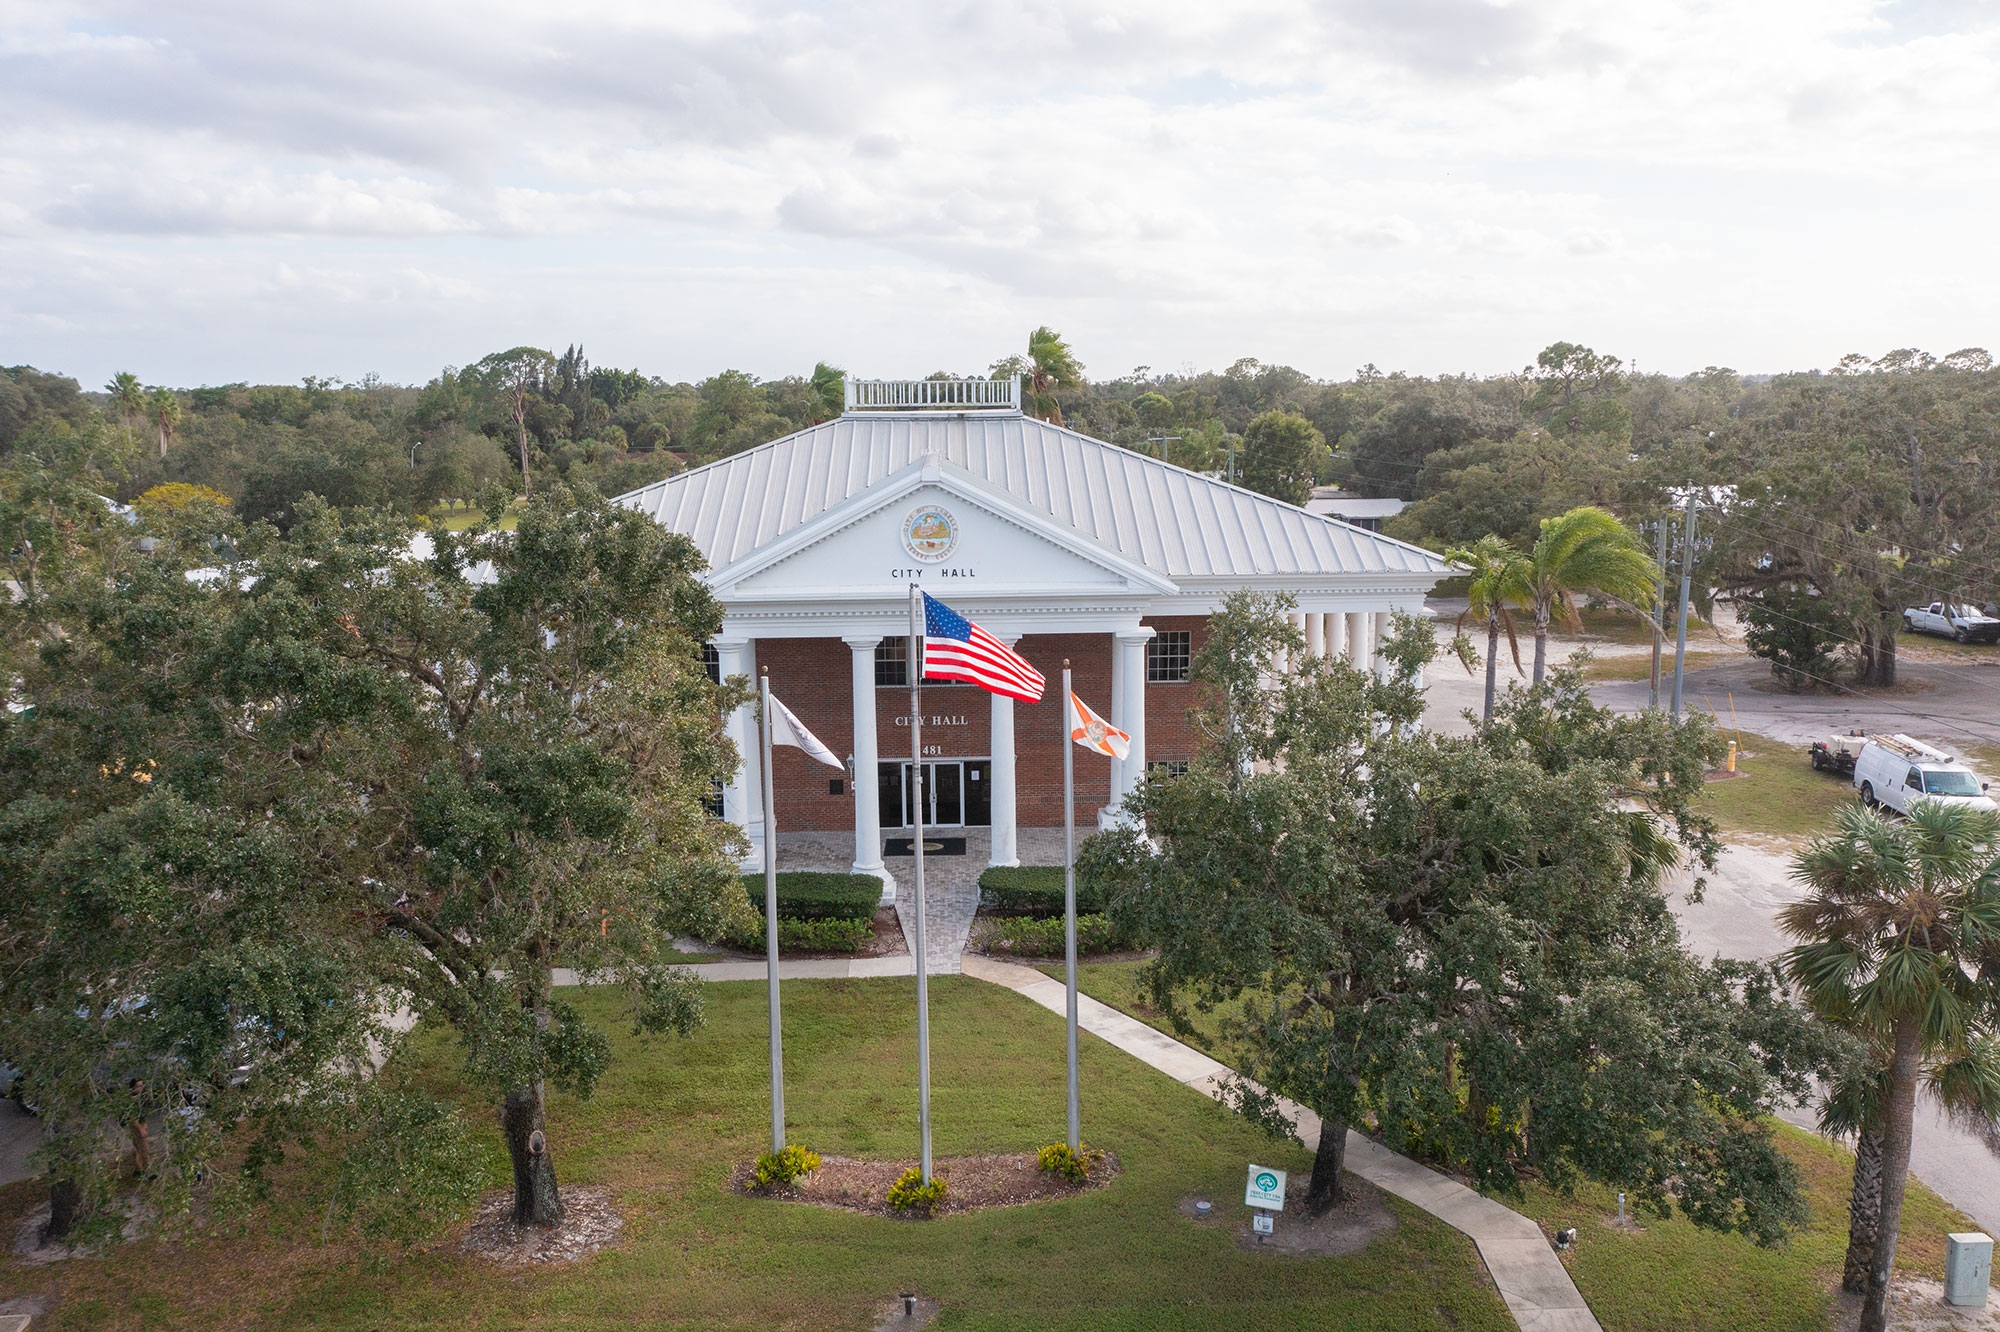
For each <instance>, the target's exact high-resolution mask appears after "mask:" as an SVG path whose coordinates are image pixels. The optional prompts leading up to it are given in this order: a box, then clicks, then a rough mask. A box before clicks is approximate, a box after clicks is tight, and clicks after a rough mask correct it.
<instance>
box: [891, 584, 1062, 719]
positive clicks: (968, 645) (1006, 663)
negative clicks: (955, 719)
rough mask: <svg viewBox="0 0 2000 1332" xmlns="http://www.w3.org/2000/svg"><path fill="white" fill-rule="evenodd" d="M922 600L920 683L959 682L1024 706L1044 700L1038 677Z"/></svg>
mask: <svg viewBox="0 0 2000 1332" xmlns="http://www.w3.org/2000/svg"><path fill="white" fill-rule="evenodd" d="M921 595H922V596H923V599H924V679H926V680H963V681H965V682H966V683H967V684H976V685H978V686H979V687H980V688H981V689H984V690H985V691H986V692H987V693H989V694H1005V695H1006V696H1007V697H1009V698H1018V699H1020V700H1021V701H1022V702H1023V703H1039V702H1041V700H1042V684H1043V681H1042V673H1041V672H1040V671H1038V670H1036V669H1035V668H1034V667H1032V666H1030V665H1029V664H1028V663H1027V662H1025V661H1023V660H1022V659H1021V656H1020V654H1019V653H1017V652H1015V651H1014V650H1013V649H1012V648H1010V647H1008V646H1007V645H1006V644H1005V643H1002V642H1001V641H1000V640H999V639H997V638H995V637H994V636H993V635H991V634H989V633H987V632H986V631H985V630H984V629H981V628H980V627H979V626H978V625H976V624H974V623H973V622H972V621H970V620H968V619H966V618H965V617H964V616H963V615H960V614H959V613H958V612H957V611H955V610H953V609H952V608H951V607H949V606H947V605H945V604H944V603H943V602H942V601H939V600H938V599H937V598H935V597H933V596H932V595H931V594H930V593H928V592H925V593H923V594H921Z"/></svg>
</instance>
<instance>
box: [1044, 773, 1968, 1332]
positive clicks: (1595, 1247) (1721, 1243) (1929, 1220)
mask: <svg viewBox="0 0 2000 1332" xmlns="http://www.w3.org/2000/svg"><path fill="white" fill-rule="evenodd" d="M1801 766H1804V765H1803V764H1801ZM1807 775H1808V776H1814V775H1817V774H1814V773H1812V772H1811V770H1810V769H1807ZM1739 780H1740V779H1739ZM1829 780H1831V779H1829ZM1144 965H1145V964H1144V963H1143V962H1096V963H1091V964H1089V965H1087V966H1079V967H1078V968H1077V985H1078V988H1080V989H1082V990H1083V991H1084V992H1085V993H1087V994H1089V995H1091V996H1092V997H1094V998H1096V999H1099V1000H1101V1001H1103V1002H1104V1003H1107V1004H1110V1005H1112V1006H1113V1007H1116V1008H1121V1009H1123V1010H1125V1011H1126V1012H1128V1013H1130V1014H1132V1016H1134V1017H1136V1018H1139V1019H1140V1020H1142V1021H1145V1022H1149V1023H1151V1024H1152V1025H1154V1026H1157V1027H1160V1028H1161V1029H1162V1030H1166V1029H1167V1026H1166V1023H1165V1022H1164V1021H1163V1020H1161V1019H1160V1017H1159V1015H1158V1014H1157V1013H1156V1012H1154V1011H1153V1010H1152V1009H1151V1008H1149V1007H1147V1006H1146V1005H1145V1004H1144V1003H1143V1002H1142V1001H1141V999H1140V997H1139V995H1140V991H1139V987H1138V985H1137V973H1138V970H1139V968H1140V967H1142V966H1144ZM1043 970H1044V971H1046V972H1048V973H1049V974H1051V975H1053V976H1056V977H1058V978H1060V977H1061V975H1062V968H1061V967H1060V966H1053V967H1044V968H1043ZM1222 1016H1223V1014H1222V1013H1221V1012H1217V1013H1215V1014H1209V1015H1203V1016H1201V1017H1199V1018H1198V1019H1197V1020H1196V1027H1197V1031H1196V1033H1195V1034H1194V1035H1193V1036H1192V1037H1189V1038H1185V1039H1188V1040H1189V1041H1190V1043H1191V1044H1195V1045H1199V1046H1201V1047H1202V1048H1204V1049H1207V1050H1208V1051H1209V1053H1211V1054H1213V1055H1214V1056H1215V1057H1216V1058H1218V1059H1222V1060H1223V1061H1224V1062H1228V1060H1229V1051H1228V1050H1226V1049H1224V1048H1222V1047H1221V1045H1220V1042H1219V1037H1218V1035H1217V1032H1218V1026H1217V1023H1218V1021H1219V1020H1220V1018H1221V1017H1222ZM1778 1132H1779V1135H1780V1140H1781V1142H1782V1143H1783V1145H1784V1148H1785V1151H1786V1153H1787V1154H1788V1155H1790V1156H1791V1158H1792V1159H1793V1161H1795V1162H1796V1163H1797V1164H1798V1166H1799V1169H1800V1171H1801V1173H1802V1174H1803V1175H1804V1177H1805V1180H1806V1183H1807V1185H1808V1196H1809V1202H1810V1206H1811V1213H1812V1217H1811V1220H1810V1222H1809V1223H1808V1225H1807V1226H1806V1228H1805V1229H1803V1230H1802V1231H1800V1232H1798V1233H1797V1234H1794V1235H1793V1236H1791V1237H1790V1239H1789V1240H1788V1241H1787V1242H1786V1243H1785V1244H1783V1245H1782V1246H1780V1247H1778V1248H1773V1249H1763V1248H1759V1247H1758V1246H1757V1245H1756V1244H1754V1243H1752V1242H1751V1241H1749V1240H1747V1239H1743V1238H1741V1237H1739V1236H1734V1235H1719V1234H1716V1233H1715V1232H1713V1231H1706V1230H1701V1229H1698V1228H1697V1227H1696V1226H1694V1225H1693V1224H1692V1223H1690V1222H1688V1221H1686V1220H1684V1219H1681V1218H1679V1217H1676V1218H1674V1219H1672V1220H1668V1221H1661V1220H1658V1219H1657V1218H1651V1217H1647V1218H1642V1219H1641V1222H1640V1224H1641V1226H1642V1230H1640V1231H1638V1232H1629V1231H1620V1230H1618V1229H1616V1228H1615V1227H1614V1226H1612V1225H1609V1224H1607V1223H1608V1222H1609V1221H1611V1220H1612V1219H1614V1218H1615V1217H1616V1215H1617V1211H1618V1199H1617V1195H1616V1194H1615V1193H1613V1192H1612V1191H1611V1190H1609V1189H1603V1188H1599V1187H1597V1186H1595V1185H1584V1186H1582V1187H1580V1188H1578V1189H1577V1190H1576V1192H1575V1193H1574V1194H1571V1195H1563V1194H1559V1193H1556V1192H1554V1191H1553V1190H1550V1189H1546V1188H1542V1187H1539V1186H1535V1187H1530V1188H1529V1189H1528V1190H1527V1192H1526V1195H1525V1196H1524V1197H1522V1198H1510V1199H1505V1200H1504V1201H1505V1202H1506V1203H1507V1205H1508V1206H1510V1207H1513V1208H1515V1209H1516V1210H1518V1211H1521V1212H1524V1213H1526V1214H1527V1215H1528V1216H1531V1217H1533V1218H1534V1219H1535V1220H1537V1221H1539V1222H1540V1223H1542V1226H1543V1228H1544V1229H1545V1230H1546V1231H1548V1232H1549V1233H1554V1232H1555V1231H1556V1230H1558V1229H1562V1228H1564V1227H1568V1226H1574V1227H1576V1229H1577V1232H1578V1235H1579V1239H1578V1242H1577V1247H1576V1248H1575V1250H1573V1251H1572V1252H1571V1253H1569V1254H1567V1255H1565V1257H1564V1260H1563V1261H1564V1263H1565V1264H1566V1265H1567V1266H1568V1268H1569V1271H1570V1276H1571V1277H1572V1278H1573V1279H1574V1280H1575V1281H1576V1284H1577V1289H1578V1290H1580V1291H1582V1292H1583V1297H1584V1298H1585V1299H1586V1300H1588V1301H1589V1302H1590V1307H1591V1310H1592V1311H1593V1312H1594V1313H1595V1314H1596V1315H1597V1318H1598V1321H1599V1322H1600V1323H1601V1324H1603V1326H1604V1328H1605V1332H1713V1329H1717V1328H1729V1329H1731V1332H1827V1329H1829V1328H1830V1327H1831V1326H1832V1322H1831V1317H1832V1299H1831V1296H1830V1294H1829V1292H1830V1291H1831V1290H1833V1289H1834V1288H1836V1287H1837V1286H1838V1284H1839V1279H1840V1264H1841V1259H1842V1256H1843V1255H1844V1253H1845V1252H1846V1245H1847V1201H1846V1200H1847V1187H1848V1183H1849V1179H1850V1176H1851V1173H1852V1171H1853V1168H1854V1158H1853V1156H1851V1155H1850V1154H1849V1153H1848V1152H1847V1151H1846V1150H1844V1149H1843V1148H1840V1147H1838V1146H1835V1145H1834V1144H1832V1143H1829V1142H1826V1141H1824V1140H1823V1139H1820V1138H1817V1137H1814V1136H1813V1135H1811V1134H1808V1133H1802V1132H1799V1131H1798V1130H1796V1129H1792V1128H1789V1127H1784V1126H1780V1127H1779V1130H1778ZM1968 1229H1969V1230H1977V1229H1979V1227H1978V1226H1977V1225H1976V1224H1974V1223H1973V1222H1972V1221H1971V1219H1970V1218H1968V1217H1966V1216H1965V1215H1964V1214H1962V1213H1960V1212H1958V1211H1957V1210H1955V1209H1954V1208H1952V1207H1951V1206H1950V1205H1949V1204H1947V1203H1945V1202H1944V1200H1943V1199H1941V1198H1939V1197H1938V1196H1937V1195H1936V1194H1934V1193H1932V1192H1931V1191H1930V1190H1929V1189H1927V1188H1925V1187H1924V1186H1923V1185H1922V1184H1919V1183H1917V1182H1916V1181H1914V1180H1912V1181H1911V1183H1910V1191H1909V1197H1908V1201H1907V1202H1906V1203H1905V1205H1904V1213H1903V1230H1902V1238H1901V1240H1900V1241H1899V1242H1898V1244H1897V1252H1896V1266H1897V1269H1898V1270H1899V1271H1903V1272H1909V1273H1914V1274H1920V1275H1923V1276H1927V1277H1930V1278H1932V1279H1934V1280H1941V1279H1942V1278H1943V1274H1944V1236H1945V1235H1946V1234H1947V1233H1948V1232H1950V1231H1954V1230H1968Z"/></svg>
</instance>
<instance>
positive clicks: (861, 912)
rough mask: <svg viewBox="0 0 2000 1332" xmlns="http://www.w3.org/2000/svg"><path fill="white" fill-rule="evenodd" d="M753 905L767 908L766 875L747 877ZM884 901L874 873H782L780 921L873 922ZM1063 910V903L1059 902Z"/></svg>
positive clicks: (747, 891)
mask: <svg viewBox="0 0 2000 1332" xmlns="http://www.w3.org/2000/svg"><path fill="white" fill-rule="evenodd" d="M743 893H744V896H746V897H748V898H749V899H750V905H751V906H753V907H755V908H756V909H757V910H759V911H762V910H763V909H764V876H763V875H761V874H746V875H744V876H743ZM881 900H882V881H881V880H880V879H878V878H876V877H875V876H874V875H872V874H840V873H836V872H834V871H831V870H780V871H779V872H778V920H779V921H780V922H783V921H787V920H862V921H866V920H873V919H874V918H875V906H876V904H877V903H878V902H880V901H881ZM1058 909H1060V903H1058Z"/></svg>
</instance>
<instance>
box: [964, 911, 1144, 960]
mask: <svg viewBox="0 0 2000 1332" xmlns="http://www.w3.org/2000/svg"><path fill="white" fill-rule="evenodd" d="M976 942H977V943H978V945H979V947H981V948H983V949H985V950H986V951H987V952H989V953H1012V954H1014V955H1015V956H1017V957H1061V956H1062V955H1063V919H1062V917H1061V916H1053V917H1050V918H1048V919H1045V920H1043V919H1036V918H1034V917H1032V916H982V917H980V919H979V924H978V931H977V938H976ZM1125 944H1126V940H1125V938H1124V937H1123V936H1122V935H1120V934H1119V932H1118V931H1117V930H1116V929H1115V928H1113V926H1112V924H1111V917H1109V916H1105V915H1100V914H1093V915H1088V916H1082V915H1080V916H1078V917H1077V918H1076V951H1077V953H1078V955H1079V956H1080V955H1082V954H1084V953H1109V952H1114V951H1116V950H1117V949H1120V948H1123V947H1125Z"/></svg>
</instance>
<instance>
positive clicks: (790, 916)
mask: <svg viewBox="0 0 2000 1332" xmlns="http://www.w3.org/2000/svg"><path fill="white" fill-rule="evenodd" d="M743 892H744V895H745V896H747V897H748V898H749V899H750V905H751V906H753V907H755V908H757V910H759V911H762V910H763V909H764V876H763V875H761V874H746V875H744V876H743ZM881 900H882V881H881V880H880V879H878V878H876V877H875V876H874V875H872V874H839V873H835V872H833V871H831V870H780V871H779V873H778V919H779V920H781V921H783V920H869V919H871V918H873V916H874V915H875V906H876V904H877V903H879V902H880V901H881Z"/></svg>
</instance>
